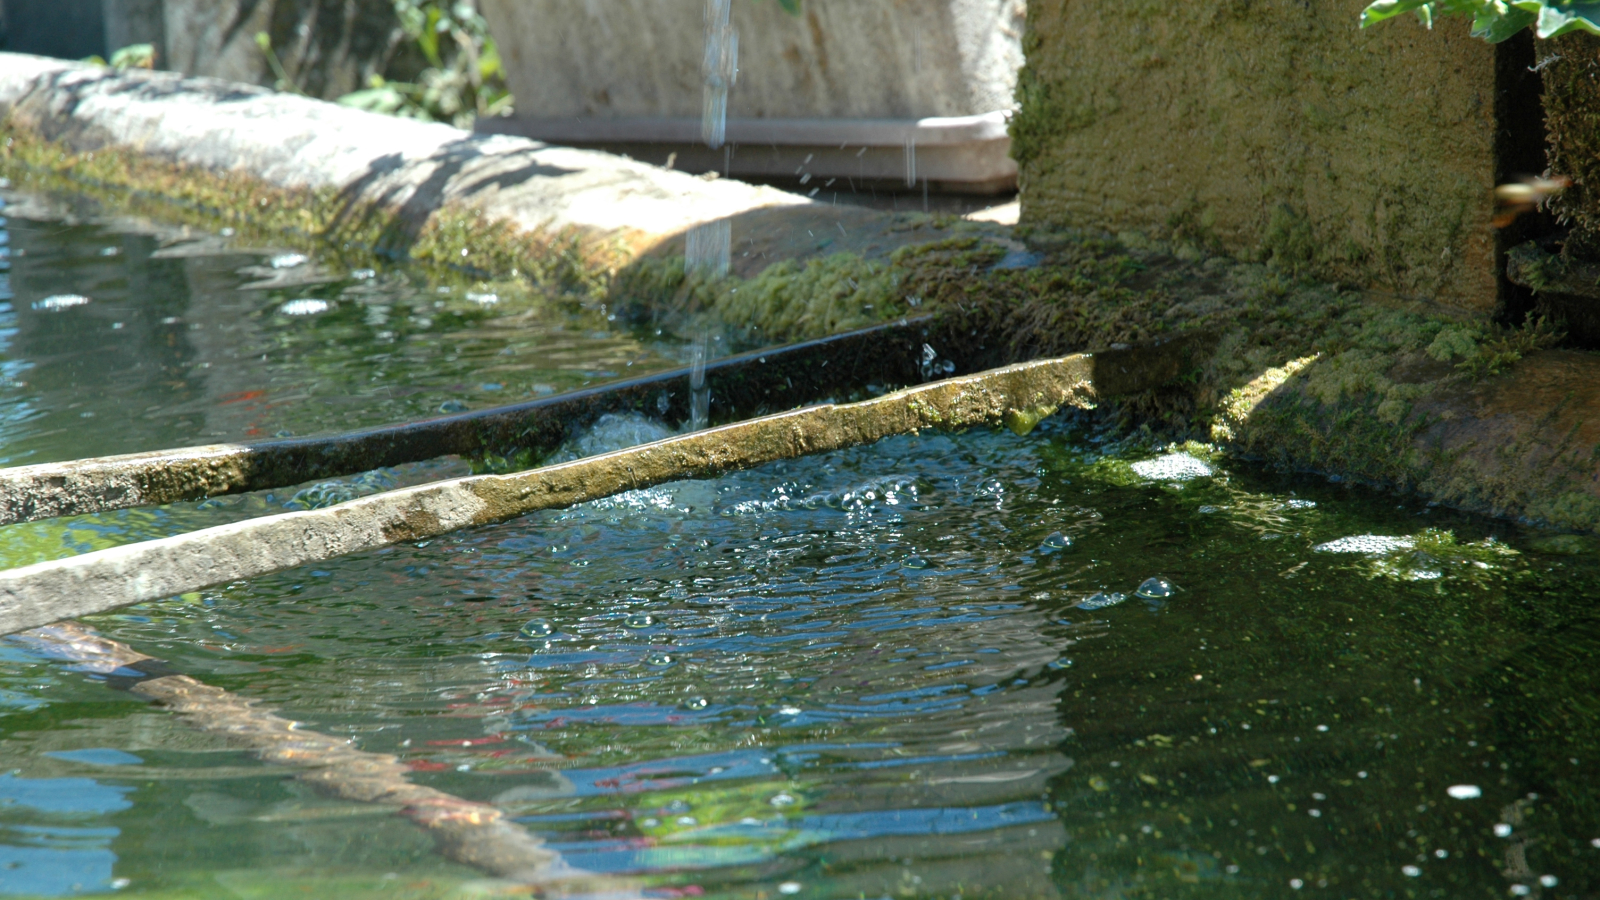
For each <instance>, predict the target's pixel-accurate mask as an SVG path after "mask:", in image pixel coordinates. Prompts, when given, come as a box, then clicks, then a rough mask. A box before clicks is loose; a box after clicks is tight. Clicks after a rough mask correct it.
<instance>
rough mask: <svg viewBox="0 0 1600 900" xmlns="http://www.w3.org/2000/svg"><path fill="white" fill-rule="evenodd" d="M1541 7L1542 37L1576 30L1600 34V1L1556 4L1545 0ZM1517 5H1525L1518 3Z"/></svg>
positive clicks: (1557, 35) (1540, 32)
mask: <svg viewBox="0 0 1600 900" xmlns="http://www.w3.org/2000/svg"><path fill="white" fill-rule="evenodd" d="M1539 5H1540V9H1539V24H1538V30H1537V32H1535V33H1536V34H1538V35H1539V37H1541V38H1553V37H1560V36H1561V35H1563V34H1570V33H1572V32H1574V31H1587V32H1589V33H1590V34H1600V3H1562V4H1560V5H1555V4H1552V3H1550V2H1549V0H1543V2H1541V3H1540V4H1539ZM1517 6H1519V7H1521V6H1523V4H1522V3H1518V4H1517Z"/></svg>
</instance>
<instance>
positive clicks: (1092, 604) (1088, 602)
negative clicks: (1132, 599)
mask: <svg viewBox="0 0 1600 900" xmlns="http://www.w3.org/2000/svg"><path fill="white" fill-rule="evenodd" d="M1126 599H1128V595H1127V594H1119V593H1116V592H1115V591H1113V592H1112V593H1109V594H1108V593H1106V592H1104V591H1097V592H1095V593H1094V594H1093V595H1091V596H1090V597H1088V598H1087V599H1085V600H1080V601H1079V602H1078V608H1079V609H1105V608H1106V607H1108V606H1116V605H1117V604H1118V603H1121V602H1122V601H1124V600H1126Z"/></svg>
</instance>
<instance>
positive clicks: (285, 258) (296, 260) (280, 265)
mask: <svg viewBox="0 0 1600 900" xmlns="http://www.w3.org/2000/svg"><path fill="white" fill-rule="evenodd" d="M309 260H310V257H308V256H306V255H305V254H304V253H280V254H278V255H277V256H274V257H273V258H272V259H271V260H269V261H268V262H267V265H270V266H272V267H273V268H274V269H293V268H294V267H296V266H303V265H305V264H306V262H307V261H309Z"/></svg>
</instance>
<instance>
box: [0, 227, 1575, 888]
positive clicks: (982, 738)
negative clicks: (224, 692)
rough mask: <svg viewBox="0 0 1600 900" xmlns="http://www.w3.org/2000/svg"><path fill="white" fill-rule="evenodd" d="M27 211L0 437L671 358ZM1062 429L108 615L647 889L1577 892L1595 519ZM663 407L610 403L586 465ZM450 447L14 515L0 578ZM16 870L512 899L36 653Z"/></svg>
mask: <svg viewBox="0 0 1600 900" xmlns="http://www.w3.org/2000/svg"><path fill="white" fill-rule="evenodd" d="M13 202H14V203H17V202H36V201H16V200H14V201H13ZM8 229H9V240H10V244H9V246H10V264H11V269H10V272H9V282H8V288H7V290H8V293H9V294H10V296H9V298H6V299H7V302H8V303H9V307H8V308H6V310H5V312H4V317H5V321H3V322H0V325H3V327H4V329H5V330H4V332H0V341H3V344H0V372H3V374H4V377H5V381H4V383H3V384H0V459H4V460H5V461H7V462H8V463H9V464H12V465H15V464H21V463H26V462H41V461H46V460H51V459H62V458H71V457H80V456H88V455H93V454H102V453H111V452H124V451H132V450H143V449H154V448H157V447H163V446H171V445H180V444H184V443H193V442H208V441H217V440H227V439H236V438H243V437H249V436H259V435H271V434H273V433H276V432H279V431H292V432H295V433H309V432H312V431H315V430H326V429H332V428H343V427H350V426H354V425H363V424H377V423H380V422H392V421H399V420H402V419H405V418H408V417H416V416H420V415H424V414H427V413H430V412H432V411H433V410H436V409H439V408H441V407H442V406H445V405H447V404H468V405H488V404H490V403H494V402H499V401H501V400H503V399H504V400H509V399H514V398H517V397H521V396H529V395H536V394H537V393H541V392H545V391H560V390H566V389H569V388H572V387H575V386H578V385H580V384H582V383H584V382H586V381H598V380H602V379H606V378H611V377H616V376H619V375H621V374H623V373H624V372H631V371H637V370H638V368H639V367H651V366H655V367H664V366H666V365H668V364H669V362H670V360H669V358H668V357H669V356H670V354H671V353H672V352H673V351H671V350H669V349H663V348H659V347H655V346H653V345H651V344H649V343H643V342H641V341H640V340H638V339H637V338H636V337H635V336H632V335H629V334H627V333H624V332H618V331H612V330H608V329H607V328H606V327H605V322H604V320H603V319H601V318H598V317H596V316H594V315H593V314H591V313H583V312H581V311H575V310H570V309H566V308H564V307H561V306H560V305H559V304H555V303H553V302H551V301H545V300H539V299H537V298H497V300H496V301H495V302H493V303H488V302H484V301H483V299H482V298H481V297H474V296H471V292H468V291H465V290H456V289H448V290H446V291H445V292H444V293H440V292H439V291H438V289H437V288H435V287H432V286H429V285H426V284H423V283H421V282H416V281H412V280H410V279H408V278H406V277H404V276H401V275H376V276H370V277H368V276H367V273H347V272H323V271H321V270H320V269H318V267H317V265H316V262H315V261H302V262H298V263H296V264H294V265H289V263H290V262H292V260H287V259H284V258H283V254H281V253H277V254H275V253H256V254H251V253H240V252H237V251H231V250H225V249H222V248H219V247H217V246H215V245H213V244H212V243H210V242H209V241H208V240H196V241H187V242H174V241H172V240H171V239H170V236H169V237H168V238H167V239H165V240H163V237H162V235H160V234H152V233H148V232H137V231H134V230H129V229H118V228H114V227H111V226H107V225H104V224H75V225H74V224H67V223H65V222H62V221H60V220H49V219H28V220H24V219H19V218H17V217H12V219H11V221H10V222H9V224H8ZM275 258H276V259H277V262H278V263H279V268H276V269H274V268H273V262H274V259H275ZM284 272H289V273H291V274H289V275H288V276H285V275H284V274H283V273H284ZM295 273H299V274H295ZM271 279H281V280H280V281H279V283H278V284H277V285H276V286H271V287H264V286H262V282H265V281H269V280H271ZM75 296H82V297H86V298H88V302H76V301H71V302H69V301H64V300H61V299H59V298H63V297H75ZM51 298H57V299H56V301H55V302H54V303H52V302H51ZM301 301H318V302H320V303H321V304H322V306H321V307H317V309H316V311H311V308H312V307H316V306H317V304H316V303H306V304H303V305H302V306H301V307H299V308H298V309H300V310H301V311H302V312H301V314H298V315H297V314H290V311H289V308H290V307H291V306H292V304H294V303H296V302H301ZM630 364H631V367H630ZM1079 425H1080V423H1076V422H1074V421H1071V420H1066V419H1062V420H1060V421H1052V422H1049V423H1047V424H1046V425H1045V426H1044V427H1042V428H1041V429H1040V430H1038V431H1036V432H1034V433H1033V434H1032V435H1030V436H1028V437H1017V436H1014V435H1012V434H1010V433H987V432H982V433H980V432H971V433H967V434H965V435H960V436H953V437H952V436H939V435H924V436H921V437H906V438H896V439H892V440H889V441H885V442H883V443H882V444H879V445H877V446H874V447H867V448H859V449H855V450H850V451H846V452H840V453H834V454H828V455H823V456H817V457H813V458H808V459H803V460H799V461H794V462H787V463H780V464H775V465H770V466H767V467H764V468H761V469H757V470H753V471H749V472H744V473H739V474H736V475H732V476H729V477H725V478H722V479H720V480H718V481H715V482H685V483H678V484H672V485H667V486H663V487H661V488H656V489H652V490H648V491H640V492H635V493H630V494H625V495H622V496H619V497H616V498H613V499H610V500H606V501H602V502H597V503H592V504H587V505H584V506H580V507H577V508H574V509H571V510H565V511H557V512H548V513H541V514H537V515H531V516H528V517H525V518H523V519H519V520H516V521H512V522H508V523H505V524H503V525H499V526H494V527H490V528H482V529H478V530H474V531H469V532H463V533H460V534H457V535H453V536H450V537H447V538H443V539H439V540H434V541H428V542H422V543H418V544H413V545H407V546H403V547H398V548H391V549H388V550H383V551H379V552H374V553H369V554H364V555H357V556H352V557H348V558H344V559H341V560H338V561H336V562H334V563H330V564H326V565H320V566H318V567H315V568H306V569H300V570H295V571H290V572H285V573H281V574H278V575H273V576H268V577H262V578H257V579H253V580H250V581H247V582H240V583H236V584H232V585H228V586H226V587H224V588H221V589H216V590H208V591H204V592H201V593H199V594H196V595H191V596H185V597H181V598H174V599H171V600H168V601H164V602H160V603H151V604H145V605H143V606H140V607H135V608H132V609H129V610H127V611H125V612H124V613H121V614H117V615H107V616H101V617H97V618H96V619H94V620H93V621H92V622H91V624H93V625H94V626H95V627H96V628H98V629H99V630H101V631H102V632H103V633H104V634H106V635H108V636H110V637H112V638H115V639H116V640H119V641H123V642H125V643H127V644H130V645H132V646H133V647H135V648H137V649H138V650H140V651H142V652H144V653H148V654H151V655H154V656H159V657H161V658H163V659H166V660H168V661H170V662H171V663H172V664H173V666H174V667H175V668H177V669H178V670H180V671H182V672H185V673H188V674H190V675H193V676H195V677H196V678H199V679H200V680H202V681H204V682H206V683H209V684H214V685H217V686H219V687H223V688H226V689H228V690H231V691H234V692H236V693H238V694H240V695H242V696H245V697H248V698H252V699H256V700H259V701H260V702H261V704H262V705H263V706H266V707H270V708H274V709H277V710H279V711H280V712H281V713H282V714H283V715H285V716H288V717H292V718H294V719H296V720H299V721H301V722H303V723H305V726H306V727H307V728H311V729H315V730H317V731H320V732H322V733H324V734H331V735H336V736H341V737H349V738H351V739H353V740H354V741H355V742H356V743H357V745H358V746H359V747H361V748H362V749H365V750H370V751H375V752H382V753H394V754H397V755H399V756H400V758H401V759H403V760H404V761H405V762H406V763H407V764H408V765H409V766H410V768H411V769H412V771H413V778H414V780H416V781H418V782H419V783H424V784H428V785H431V786H435V787H438V788H440V789H442V790H445V791H448V792H450V793H453V794H456V795H459V796H462V797H466V798H469V799H473V800H483V801H492V802H494V803H496V804H497V805H499V806H500V807H502V808H503V809H505V810H507V811H508V812H509V813H511V814H512V815H513V816H514V817H515V820H516V821H517V822H519V823H521V824H522V825H523V826H524V827H525V828H527V829H528V830H529V831H530V832H532V833H534V834H536V835H538V836H539V837H541V838H543V839H544V840H545V841H547V842H548V843H549V845H550V846H551V847H553V848H555V849H557V850H559V851H560V853H561V854H562V856H563V857H564V859H565V861H566V863H567V864H568V865H570V866H573V867H576V868H579V869H585V870H589V871H594V872H601V873H609V874H615V875H622V876H629V877H634V878H637V879H638V880H639V883H640V884H641V885H643V887H644V888H645V889H646V890H647V891H650V892H653V894H654V895H658V896H662V897H685V896H718V897H738V898H762V897H765V898H778V897H783V896H797V897H812V898H846V897H850V898H855V897H882V896H890V897H956V896H960V897H969V898H970V897H1095V898H1117V897H1128V898H1132V897H1150V898H1157V897H1162V898H1164V897H1217V898H1222V897H1229V898H1232V897H1290V896H1302V895H1315V896H1325V897H1330V898H1332V897H1340V898H1345V897H1452V898H1453V897H1505V896H1529V897H1550V898H1555V897H1568V896H1571V897H1583V896H1591V895H1592V894H1593V893H1594V892H1595V891H1596V890H1600V751H1597V750H1596V746H1597V740H1596V739H1597V737H1600V700H1597V699H1596V698H1597V697H1600V612H1597V608H1596V603H1595V598H1596V596H1600V565H1597V563H1600V557H1597V549H1600V548H1597V546H1596V544H1595V543H1594V542H1593V541H1591V540H1590V539H1589V538H1583V537H1576V536H1564V537H1563V536H1552V535H1548V534H1542V533H1539V532H1535V531H1530V530H1523V529H1520V528H1518V527H1516V526H1514V525H1511V524H1508V523H1504V522H1496V521H1490V520H1486V519H1479V518H1472V517H1467V516H1462V515H1457V514H1453V513H1450V512H1448V511H1446V510H1443V509H1439V508H1430V507H1429V506H1427V505H1425V504H1423V503H1421V502H1419V501H1416V500H1413V499H1408V498H1405V497H1400V496H1396V495H1394V494H1392V493H1384V492H1378V491H1373V490H1368V489H1364V488H1352V487H1349V486H1346V485H1339V484H1330V483H1328V482H1326V481H1324V480H1320V479H1314V478H1310V477H1291V476H1281V475H1276V474H1272V473H1268V472H1263V471H1260V470H1258V469H1255V468H1252V467H1251V466H1249V465H1247V464H1241V463H1233V462H1221V461H1216V460H1210V459H1207V458H1205V455H1204V453H1203V452H1201V451H1198V450H1197V451H1195V452H1196V453H1199V455H1187V454H1181V453H1169V452H1168V451H1164V450H1153V449H1144V450H1135V449H1129V448H1128V446H1126V445H1119V444H1116V443H1114V442H1107V441H1105V440H1104V435H1099V434H1095V433H1093V432H1091V431H1089V430H1084V429H1083V428H1080V427H1079ZM665 428H666V425H665V424H662V423H650V422H647V421H637V420H635V421H628V420H616V419H612V420H607V421H604V422H602V424H601V426H599V427H597V429H596V430H595V431H594V432H592V433H590V434H588V435H586V436H585V438H584V441H583V442H582V446H581V447H575V448H574V450H573V452H592V451H595V450H599V449H604V448H606V447H608V446H613V445H615V444H616V443H617V442H618V441H619V440H623V439H634V440H636V439H639V438H640V437H645V436H649V435H650V434H652V433H665ZM464 470H465V467H464V464H462V463H460V462H458V461H448V460H447V461H441V462H437V463H433V464H430V465H429V466H423V467H416V468H415V469H414V470H412V469H408V470H407V471H402V472H382V473H375V474H369V475H367V476H362V478H361V479H347V480H345V482H343V484H344V485H345V487H344V488H340V487H338V486H324V487H323V488H321V489H320V491H321V492H320V493H316V492H313V493H311V494H305V493H303V492H302V493H298V494H297V493H295V492H292V491H284V492H279V493H278V494H276V495H252V496H248V497H242V498H230V499H225V500H215V501H208V502H207V503H203V504H187V505H178V506H174V507H170V508H166V509H163V510H154V511H150V510H145V511H127V512H124V513H119V514H108V515H105V516H97V517H83V518H79V519H73V520H68V521H58V522H45V523H32V524H27V525H20V526H11V527H9V528H6V529H0V563H3V564H5V565H8V566H9V565H17V564H21V563H25V562H31V561H34V560H35V559H41V558H51V557H59V556H65V555H70V554H72V553H76V552H82V551H83V550H86V549H91V548H93V547H97V546H105V545H108V544H110V543H116V542H123V541H127V540H135V539H141V538H144V537H149V536H155V535H158V534H165V533H170V531H172V530H174V529H175V528H178V527H196V526H197V525H201V524H211V523H214V522H218V521H225V520H227V519H228V518H231V517H238V516H240V515H249V514H257V513H259V512H264V511H272V510H275V509H281V508H283V507H284V506H286V505H287V506H291V507H292V506H293V505H294V504H296V503H300V504H302V505H305V504H312V503H318V502H323V501H325V500H328V499H330V498H331V499H338V496H340V491H341V490H350V491H356V490H366V489H371V488H373V487H381V486H384V485H387V484H392V483H399V482H401V481H406V480H417V479H421V478H425V477H438V476H439V475H441V474H454V473H456V472H460V471H464ZM362 479H365V480H362ZM0 893H3V894H5V895H8V896H67V895H87V894H97V893H107V894H118V895H130V896H131V895H138V896H148V897H172V898H178V897H239V898H267V897H272V898H277V897H306V896H321V897H334V896H337V897H417V898H423V897H440V898H443V897H463V896H508V895H515V894H508V893H507V892H506V889H505V888H504V887H503V886H501V885H497V884H496V883H494V882H492V881H491V880H489V879H486V878H485V877H484V876H483V875H482V874H481V873H478V872H475V871H473V870H470V869H467V868H465V867H462V866H458V865H455V864H452V863H448V862H445V861H443V860H442V859H440V858H439V857H438V856H436V855H434V854H433V852H432V847H431V843H430V842H429V841H428V839H427V838H426V836H425V835H423V834H422V833H421V832H420V831H419V830H417V829H416V828H414V827H413V826H412V825H411V824H409V823H408V822H406V821H405V820H403V819H401V818H399V817H396V816H394V815H393V813H392V811H390V810H386V809H380V808H374V807H367V806H360V805H356V804H349V803H342V802H336V801H330V800H327V799H322V798H319V797H318V796H317V795H316V794H315V793H313V792H312V791H311V790H310V789H309V788H308V787H306V786H305V784H304V783H303V782H300V781H296V780H294V779H293V778H292V777H290V776H289V774H288V773H286V771H285V770H283V769H280V768H276V767H274V766H272V765H269V764H266V763H263V762H260V761H258V760H256V759H255V758H253V757H252V756H250V755H249V754H247V753H245V752H242V751H239V750H237V749H233V748H230V747H229V746H228V745H227V744H226V743H225V742H223V741H222V740H221V739H219V738H217V737H215V736H211V735H206V734H202V733H200V732H197V731H194V730H191V729H190V728H188V727H187V726H186V725H185V724H184V723H183V722H182V721H180V720H179V718H178V717H176V716H174V715H172V714H170V713H168V712H164V711H163V710H161V709H159V708H155V707H152V706H150V705H148V704H145V703H142V702H140V701H138V700H137V699H136V698H134V697H131V696H129V695H128V694H126V693H123V692H118V691H115V690H112V689H111V688H110V687H108V685H107V684H106V683H105V681H104V679H103V678H100V677H98V676H93V675H90V674H87V673H85V672H84V671H82V670H80V669H77V668H75V667H74V666H73V665H72V664H69V663H64V662H60V661H55V660H52V659H49V658H47V657H46V656H43V655H40V654H39V653H38V652H36V651H35V650H32V649H30V648H29V647H28V646H27V645H25V644H23V643H20V642H16V641H8V642H3V643H0Z"/></svg>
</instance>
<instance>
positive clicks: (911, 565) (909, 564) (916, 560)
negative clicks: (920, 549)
mask: <svg viewBox="0 0 1600 900" xmlns="http://www.w3.org/2000/svg"><path fill="white" fill-rule="evenodd" d="M901 565H902V566H904V567H906V568H907V569H926V568H928V565H929V563H928V561H927V560H925V559H923V558H922V557H920V556H908V557H906V559H905V562H903V563H901Z"/></svg>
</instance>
